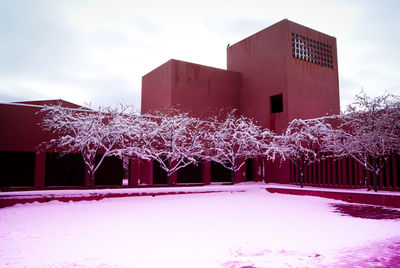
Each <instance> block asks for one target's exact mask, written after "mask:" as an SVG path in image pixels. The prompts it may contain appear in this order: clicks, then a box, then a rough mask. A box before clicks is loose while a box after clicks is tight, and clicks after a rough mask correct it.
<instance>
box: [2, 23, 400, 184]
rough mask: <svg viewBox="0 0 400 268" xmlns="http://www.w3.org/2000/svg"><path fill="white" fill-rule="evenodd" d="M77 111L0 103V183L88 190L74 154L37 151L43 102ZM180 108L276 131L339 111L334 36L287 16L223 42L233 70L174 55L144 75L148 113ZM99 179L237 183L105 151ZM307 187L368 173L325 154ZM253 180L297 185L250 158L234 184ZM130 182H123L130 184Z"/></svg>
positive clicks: (398, 176) (355, 180)
mask: <svg viewBox="0 0 400 268" xmlns="http://www.w3.org/2000/svg"><path fill="white" fill-rule="evenodd" d="M49 104H60V105H62V106H65V107H70V108H79V106H78V105H76V104H73V103H69V102H66V101H63V100H47V101H35V102H21V103H3V104H0V129H2V131H0V170H1V172H0V189H1V190H14V189H16V188H18V189H20V188H21V187H23V188H25V189H54V188H55V187H67V188H79V187H80V188H85V187H89V177H88V173H87V172H86V170H85V166H84V164H83V161H82V159H81V157H80V155H79V154H78V152H77V153H76V154H67V155H63V154H62V152H58V151H55V150H54V149H48V148H41V147H40V144H41V143H42V142H43V141H48V140H49V139H50V138H51V137H52V135H54V134H51V133H49V132H45V131H43V130H42V129H41V128H40V126H39V123H40V122H41V120H42V116H43V115H42V114H41V113H38V112H39V111H40V109H41V108H42V107H43V105H49ZM175 107H178V108H179V109H181V110H184V111H186V112H189V113H190V114H191V115H192V116H195V117H200V118H206V117H208V116H213V115H218V113H219V112H220V110H221V109H236V110H237V113H239V114H242V115H245V116H247V117H251V118H254V119H255V120H256V121H257V123H258V124H259V125H261V126H262V127H267V128H270V129H271V130H273V131H275V132H277V133H280V132H282V131H283V130H284V129H285V128H286V126H287V124H288V122H290V121H291V120H293V119H295V118H303V119H308V118H316V117H321V116H324V115H326V114H328V115H330V114H337V113H339V85H338V65H337V49H336V39H335V38H334V37H332V36H329V35H326V34H323V33H321V32H318V31H315V30H312V29H310V28H307V27H304V26H302V25H299V24H296V23H294V22H291V21H289V20H282V21H280V22H278V23H276V24H274V25H272V26H270V27H268V28H266V29H264V30H262V31H260V32H258V33H255V34H254V35H251V36H249V37H247V38H245V39H243V40H242V41H240V42H238V43H236V44H234V45H231V46H228V47H227V69H226V70H223V69H218V68H213V67H209V66H204V65H199V64H195V63H189V62H184V61H180V60H169V61H168V62H166V63H164V64H162V65H161V66H159V67H158V68H156V69H154V70H153V71H151V72H149V73H148V74H146V75H144V76H143V79H142V107H141V111H142V113H151V112H152V111H157V110H160V111H164V112H165V111H168V110H169V109H171V108H175ZM105 159H106V160H105V161H104V162H103V164H102V166H101V167H100V169H99V170H98V171H97V172H96V175H95V185H96V187H110V186H112V187H125V186H128V187H137V186H147V185H153V186H154V185H158V186H167V185H175V184H199V185H203V184H210V183H212V182H229V183H231V182H232V178H231V175H230V173H229V171H227V170H226V169H224V168H223V167H222V166H219V165H218V164H216V163H212V162H211V163H210V162H203V163H201V164H200V165H198V166H188V167H185V168H183V169H180V170H178V172H177V173H175V174H174V175H172V176H171V177H167V176H166V174H165V172H164V171H163V170H162V169H161V168H160V167H159V166H158V164H157V163H156V162H154V161H146V160H143V159H129V161H124V163H125V165H124V164H123V161H122V160H120V159H117V158H112V157H107V158H105ZM305 174H306V176H305V181H304V183H305V184H307V185H315V186H320V185H323V186H325V187H350V188H351V187H364V186H366V184H365V183H366V181H368V180H369V181H370V178H371V174H369V173H367V172H365V170H364V169H363V168H362V167H361V166H360V165H359V164H358V163H356V162H355V161H354V160H353V159H351V158H346V159H340V160H337V161H332V160H331V159H326V160H323V161H321V162H320V163H318V164H313V165H312V166H310V167H309V168H308V169H307V170H306V172H305ZM247 180H255V181H266V182H277V183H294V184H297V183H299V176H298V172H297V171H296V169H295V168H294V166H292V165H290V164H289V163H283V164H281V163H279V162H271V161H267V160H265V159H262V158H259V159H247V160H246V165H245V166H244V167H243V169H242V170H240V171H239V172H237V173H236V174H235V175H234V178H233V182H242V181H247ZM124 182H125V183H124ZM379 186H380V188H381V189H395V190H398V189H399V186H400V159H399V155H398V154H393V156H392V159H391V161H389V162H388V163H387V165H386V167H385V168H384V172H383V173H382V174H381V177H380V178H379Z"/></svg>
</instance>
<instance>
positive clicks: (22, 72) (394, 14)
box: [0, 0, 400, 108]
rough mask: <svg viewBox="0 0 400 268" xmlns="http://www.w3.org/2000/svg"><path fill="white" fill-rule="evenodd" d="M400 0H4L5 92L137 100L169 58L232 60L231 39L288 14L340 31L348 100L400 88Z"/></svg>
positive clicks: (0, 40)
mask: <svg viewBox="0 0 400 268" xmlns="http://www.w3.org/2000/svg"><path fill="white" fill-rule="evenodd" d="M399 13H400V1H397V0H393V1H390V0H379V1H378V0H376V1H368V0H359V1H353V0H352V1H350V0H326V1H322V0H319V1H312V0H310V1H308V0H305V1H298V0H296V1H289V0H288V1H283V0H280V1H267V0H259V1H257V0H247V1H243V0H240V1H236V0H222V1H219V0H202V1H199V0H197V1H191V0H182V1H179V0H168V1H162V0H140V1H136V0H54V1H53V0H0V101H1V102H10V101H22V100H40V99H59V98H62V99H65V100H68V101H71V102H74V103H77V104H84V103H92V105H95V106H97V105H107V106H108V105H115V104H117V103H123V104H134V105H136V106H137V107H139V106H140V91H141V77H142V76H143V75H145V74H146V73H148V72H150V71H151V70H153V69H154V68H156V67H157V66H159V65H161V64H162V63H164V62H166V61H167V60H169V59H171V58H173V59H179V60H184V61H190V62H195V63H199V64H203V65H209V66H213V67H218V68H224V69H225V68H226V46H227V44H228V43H230V44H233V43H235V42H237V41H240V40H241V39H243V38H246V37H247V36H249V35H251V34H253V33H256V32H258V31H260V30H262V29H264V28H266V27H268V26H270V25H272V24H274V23H276V22H278V21H280V20H282V19H285V18H288V19H289V20H292V21H294V22H297V23H300V24H302V25H305V26H307V27H310V28H313V29H315V30H318V31H321V32H323V33H326V34H328V35H332V36H335V37H336V38H337V45H338V58H339V80H340V95H341V106H342V108H344V106H345V105H347V104H348V103H349V102H350V101H351V100H352V98H353V96H354V94H356V93H357V92H359V90H360V89H361V87H363V88H364V89H365V91H366V92H367V94H369V95H371V96H375V95H379V94H382V93H383V92H384V91H385V90H386V91H389V92H392V93H394V94H397V95H400V72H399V71H400V15H399Z"/></svg>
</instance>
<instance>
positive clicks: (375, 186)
mask: <svg viewBox="0 0 400 268" xmlns="http://www.w3.org/2000/svg"><path fill="white" fill-rule="evenodd" d="M372 161H373V167H374V172H372V188H373V189H374V191H375V192H377V191H378V179H379V172H377V170H378V165H379V159H378V161H377V160H376V158H374V159H373V160H372Z"/></svg>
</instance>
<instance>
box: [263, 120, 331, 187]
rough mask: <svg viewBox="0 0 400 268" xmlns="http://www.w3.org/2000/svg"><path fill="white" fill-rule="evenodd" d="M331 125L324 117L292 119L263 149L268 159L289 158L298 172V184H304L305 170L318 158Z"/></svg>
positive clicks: (283, 159)
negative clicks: (284, 129)
mask: <svg viewBox="0 0 400 268" xmlns="http://www.w3.org/2000/svg"><path fill="white" fill-rule="evenodd" d="M331 131H332V127H331V125H330V124H329V123H326V122H325V120H324V118H317V119H309V120H301V119H294V120H292V121H291V122H290V123H289V125H288V126H287V128H286V131H285V132H284V133H283V134H282V135H276V136H275V137H274V138H273V141H272V142H271V143H270V144H269V146H267V148H266V149H265V154H266V155H267V157H269V158H270V159H273V160H274V159H275V158H276V157H279V159H280V160H281V161H286V160H289V161H290V162H291V163H292V164H293V165H294V166H295V167H296V168H297V170H298V171H299V173H300V185H301V187H303V185H304V173H305V170H306V169H307V168H308V167H309V166H310V165H311V164H313V163H315V162H316V161H319V160H320V157H321V152H322V151H323V150H324V146H325V141H326V140H327V139H326V137H327V136H329V135H331Z"/></svg>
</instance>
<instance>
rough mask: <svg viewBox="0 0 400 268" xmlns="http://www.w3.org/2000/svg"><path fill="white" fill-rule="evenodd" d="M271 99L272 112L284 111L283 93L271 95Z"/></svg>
mask: <svg viewBox="0 0 400 268" xmlns="http://www.w3.org/2000/svg"><path fill="white" fill-rule="evenodd" d="M270 100H271V113H272V114H274V113H281V112H283V95H282V94H278V95H274V96H271V97H270Z"/></svg>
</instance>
